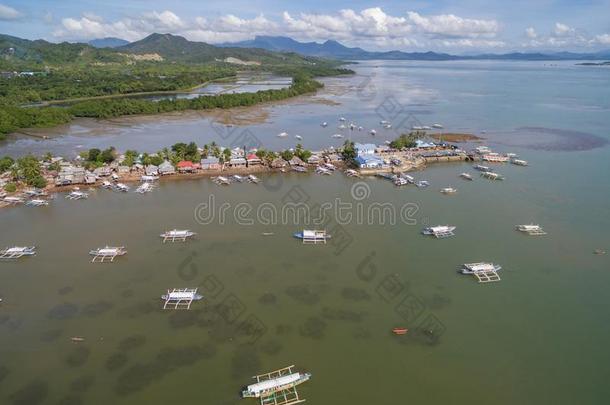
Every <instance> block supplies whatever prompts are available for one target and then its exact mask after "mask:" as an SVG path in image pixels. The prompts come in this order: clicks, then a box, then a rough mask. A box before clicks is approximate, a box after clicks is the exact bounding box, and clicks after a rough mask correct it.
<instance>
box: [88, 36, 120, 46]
mask: <svg viewBox="0 0 610 405" xmlns="http://www.w3.org/2000/svg"><path fill="white" fill-rule="evenodd" d="M87 43H88V44H89V45H91V46H92V47H94V48H118V47H119V46H123V45H127V44H128V43H129V41H127V40H125V39H121V38H114V37H107V38H99V39H92V40H91V41H89V42H87Z"/></svg>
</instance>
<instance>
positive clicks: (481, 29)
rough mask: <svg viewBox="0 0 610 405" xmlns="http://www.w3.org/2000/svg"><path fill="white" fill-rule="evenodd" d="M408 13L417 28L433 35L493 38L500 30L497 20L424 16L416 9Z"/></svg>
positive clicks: (444, 15)
mask: <svg viewBox="0 0 610 405" xmlns="http://www.w3.org/2000/svg"><path fill="white" fill-rule="evenodd" d="M407 15H408V16H409V22H411V23H412V24H413V25H414V26H415V28H416V29H417V30H419V31H421V32H423V33H425V34H429V35H432V36H439V37H457V38H460V37H462V38H480V37H484V38H493V37H495V36H496V34H497V33H498V32H499V30H500V26H499V24H498V22H497V21H496V20H475V19H469V18H462V17H458V16H456V15H453V14H441V15H434V16H430V17H424V16H422V15H420V14H418V13H416V12H414V11H409V12H408V13H407Z"/></svg>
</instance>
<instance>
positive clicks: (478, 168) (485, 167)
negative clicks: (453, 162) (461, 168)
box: [472, 165, 491, 172]
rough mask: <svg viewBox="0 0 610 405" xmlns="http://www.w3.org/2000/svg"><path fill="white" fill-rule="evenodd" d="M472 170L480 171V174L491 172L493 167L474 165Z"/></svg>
mask: <svg viewBox="0 0 610 405" xmlns="http://www.w3.org/2000/svg"><path fill="white" fill-rule="evenodd" d="M472 168H473V169H475V170H478V171H480V172H491V167H489V166H483V165H474V166H472Z"/></svg>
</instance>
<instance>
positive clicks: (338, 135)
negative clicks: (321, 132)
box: [331, 134, 343, 139]
mask: <svg viewBox="0 0 610 405" xmlns="http://www.w3.org/2000/svg"><path fill="white" fill-rule="evenodd" d="M331 138H337V139H338V138H343V135H341V134H334V135H333V136H331Z"/></svg>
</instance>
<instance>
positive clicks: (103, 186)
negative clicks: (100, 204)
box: [102, 180, 112, 189]
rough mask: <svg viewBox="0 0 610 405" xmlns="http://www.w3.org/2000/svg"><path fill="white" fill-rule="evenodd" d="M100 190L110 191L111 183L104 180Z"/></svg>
mask: <svg viewBox="0 0 610 405" xmlns="http://www.w3.org/2000/svg"><path fill="white" fill-rule="evenodd" d="M102 188H105V189H111V188H112V183H111V182H109V181H108V180H104V181H103V182H102Z"/></svg>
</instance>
